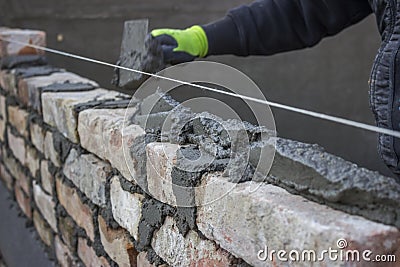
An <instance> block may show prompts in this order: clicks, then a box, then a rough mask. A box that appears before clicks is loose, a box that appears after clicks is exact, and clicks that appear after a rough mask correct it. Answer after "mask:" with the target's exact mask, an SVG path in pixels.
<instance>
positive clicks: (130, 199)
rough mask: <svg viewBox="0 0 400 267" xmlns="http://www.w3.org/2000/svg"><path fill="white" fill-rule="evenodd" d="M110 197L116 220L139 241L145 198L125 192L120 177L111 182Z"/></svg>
mask: <svg viewBox="0 0 400 267" xmlns="http://www.w3.org/2000/svg"><path fill="white" fill-rule="evenodd" d="M110 196H111V207H112V213H113V217H114V219H115V220H116V221H117V222H118V223H119V225H121V226H122V227H124V228H125V229H127V230H128V231H129V233H130V234H131V235H132V236H133V237H134V238H135V239H136V240H137V238H138V227H139V221H140V218H141V214H142V199H143V196H142V195H140V194H136V193H135V194H131V193H130V192H127V191H125V190H123V189H122V187H121V184H120V182H119V179H118V177H113V178H112V180H111V188H110Z"/></svg>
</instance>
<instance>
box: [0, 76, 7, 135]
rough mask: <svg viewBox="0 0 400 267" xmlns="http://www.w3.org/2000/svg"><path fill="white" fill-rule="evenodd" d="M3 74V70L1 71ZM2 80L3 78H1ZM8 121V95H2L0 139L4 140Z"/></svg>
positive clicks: (0, 98)
mask: <svg viewBox="0 0 400 267" xmlns="http://www.w3.org/2000/svg"><path fill="white" fill-rule="evenodd" d="M0 76H1V72H0ZM0 80H1V78H0ZM6 122H7V114H6V97H5V96H2V95H0V141H2V142H4V140H5V139H4V135H5V131H6Z"/></svg>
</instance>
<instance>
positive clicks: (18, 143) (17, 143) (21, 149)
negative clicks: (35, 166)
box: [7, 129, 26, 165]
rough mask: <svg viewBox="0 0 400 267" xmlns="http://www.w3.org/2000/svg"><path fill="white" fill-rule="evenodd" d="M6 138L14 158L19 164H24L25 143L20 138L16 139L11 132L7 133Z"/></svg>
mask: <svg viewBox="0 0 400 267" xmlns="http://www.w3.org/2000/svg"><path fill="white" fill-rule="evenodd" d="M7 136H8V145H9V146H10V149H11V151H12V152H13V154H14V156H15V157H16V158H17V159H18V160H19V162H21V164H22V165H25V163H26V149H25V141H24V139H22V138H21V137H17V136H15V135H14V134H12V133H11V130H10V129H8V131H7Z"/></svg>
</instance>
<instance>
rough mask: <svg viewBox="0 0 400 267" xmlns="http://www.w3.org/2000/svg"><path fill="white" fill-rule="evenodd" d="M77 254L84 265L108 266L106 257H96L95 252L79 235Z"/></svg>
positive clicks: (91, 266)
mask: <svg viewBox="0 0 400 267" xmlns="http://www.w3.org/2000/svg"><path fill="white" fill-rule="evenodd" d="M78 256H79V258H80V259H81V260H82V262H83V263H84V264H85V266H86V267H107V266H110V265H109V264H108V262H107V259H106V258H104V257H97V255H96V252H95V251H94V250H93V248H92V247H90V246H89V245H88V244H87V241H86V239H84V238H81V237H80V238H79V240H78Z"/></svg>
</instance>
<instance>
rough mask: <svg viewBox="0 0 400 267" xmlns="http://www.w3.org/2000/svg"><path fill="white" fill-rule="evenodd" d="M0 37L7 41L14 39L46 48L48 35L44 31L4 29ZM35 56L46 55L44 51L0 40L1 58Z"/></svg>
mask: <svg viewBox="0 0 400 267" xmlns="http://www.w3.org/2000/svg"><path fill="white" fill-rule="evenodd" d="M0 36H1V37H2V38H4V39H6V40H7V39H12V40H15V41H18V42H21V43H27V44H33V45H38V46H46V33H45V32H43V31H36V30H25V29H23V30H22V29H4V30H2V31H1V32H0ZM35 54H44V51H43V50H40V49H36V48H32V47H28V46H25V45H23V44H17V43H13V42H7V41H4V40H0V57H5V56H11V55H35Z"/></svg>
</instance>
